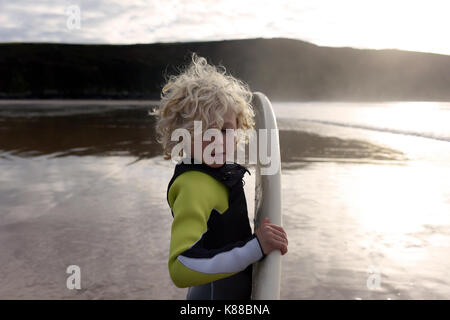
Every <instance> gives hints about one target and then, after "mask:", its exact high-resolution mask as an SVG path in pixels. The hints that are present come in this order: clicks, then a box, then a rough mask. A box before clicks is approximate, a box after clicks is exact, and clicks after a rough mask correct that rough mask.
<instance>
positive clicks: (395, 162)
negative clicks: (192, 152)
mask: <svg viewBox="0 0 450 320" xmlns="http://www.w3.org/2000/svg"><path fill="white" fill-rule="evenodd" d="M143 114H145V107H143V108H140V107H138V108H134V109H133V108H129V109H121V110H118V109H114V110H107V109H105V111H104V112H96V113H91V114H87V113H78V114H75V115H68V114H65V115H60V116H57V117H56V116H55V115H50V116H49V115H46V116H42V115H32V116H29V117H23V116H19V115H17V114H16V116H14V117H11V116H4V117H3V118H1V119H2V120H1V122H0V123H2V127H1V128H2V132H3V133H6V135H4V134H2V135H0V137H2V138H0V142H1V144H0V145H2V151H1V153H0V182H1V183H0V204H1V206H0V244H1V245H0V262H1V265H2V268H1V269H0V298H1V299H184V298H185V295H186V289H179V288H176V287H175V286H174V285H173V284H172V282H171V280H170V277H169V274H168V270H167V260H168V248H169V241H170V225H171V220H172V217H171V214H170V209H169V207H168V205H167V202H166V187H167V183H168V181H169V179H170V177H171V176H172V173H173V164H172V163H171V162H170V161H164V160H163V159H162V158H161V156H160V155H159V152H160V149H159V146H158V145H157V144H156V143H155V142H154V141H153V139H152V137H153V136H152V130H153V129H152V119H148V118H143V117H142V115H143ZM279 126H280V130H281V131H280V139H281V146H282V160H283V163H282V170H283V171H282V184H283V190H282V194H283V199H282V200H283V219H284V227H285V229H286V231H287V233H288V236H289V252H288V254H287V255H286V256H284V257H283V262H282V263H283V264H282V278H281V280H282V291H281V298H282V299H448V297H449V296H450V281H449V280H448V279H447V274H446V273H447V271H448V270H449V268H450V250H449V249H450V236H449V235H450V216H449V215H448V212H450V193H449V190H450V182H449V181H450V170H449V167H448V162H446V161H444V160H445V159H446V158H445V157H444V155H447V154H450V151H449V149H450V147H449V146H448V143H447V144H446V143H445V142H442V141H431V140H429V139H424V138H420V137H406V136H405V137H399V136H398V135H394V134H386V133H380V132H378V133H373V132H371V133H367V132H365V131H362V130H360V129H355V128H330V127H329V126H326V125H323V124H314V123H309V124H307V123H302V125H301V127H300V126H299V125H298V123H295V122H294V123H292V121H290V120H288V119H284V120H283V119H280V120H279ZM5 136H6V137H7V138H5ZM414 146H420V148H414ZM435 155H436V156H435ZM437 155H440V157H441V158H437ZM426 157H429V158H426ZM430 157H431V158H430ZM433 159H434V160H433ZM250 170H251V172H252V175H251V176H248V175H246V184H245V190H246V195H247V202H248V208H249V214H250V217H251V220H252V217H253V210H254V205H253V199H254V182H253V177H254V174H253V172H254V171H253V170H254V169H253V168H252V167H251V168H250ZM69 265H78V266H79V267H80V268H81V287H82V289H81V290H69V289H67V287H66V279H67V277H68V276H69V275H68V274H67V273H66V268H67V267H68V266H69ZM374 275H375V276H377V277H378V278H379V279H380V287H379V288H372V289H370V288H368V286H367V280H368V279H369V278H370V277H373V276H374Z"/></svg>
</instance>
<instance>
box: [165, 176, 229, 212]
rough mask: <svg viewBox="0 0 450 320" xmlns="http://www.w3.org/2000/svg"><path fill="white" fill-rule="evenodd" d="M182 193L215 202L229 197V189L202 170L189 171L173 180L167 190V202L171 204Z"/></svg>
mask: <svg viewBox="0 0 450 320" xmlns="http://www.w3.org/2000/svg"><path fill="white" fill-rule="evenodd" d="M180 192H184V193H187V194H189V195H190V196H192V197H197V196H199V197H208V198H210V199H211V200H213V201H214V202H217V201H219V202H221V201H220V199H223V198H227V197H228V189H227V188H226V186H225V185H224V184H222V183H220V182H219V181H218V180H217V179H215V178H214V177H212V176H211V175H209V174H207V173H206V172H203V171H200V170H187V171H184V172H182V173H180V174H178V175H177V176H176V177H174V179H173V180H171V183H169V186H168V189H167V201H168V202H169V205H170V203H171V202H172V201H173V198H174V197H175V196H176V195H178V194H179V193H180Z"/></svg>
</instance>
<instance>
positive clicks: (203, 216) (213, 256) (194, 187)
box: [168, 170, 264, 288]
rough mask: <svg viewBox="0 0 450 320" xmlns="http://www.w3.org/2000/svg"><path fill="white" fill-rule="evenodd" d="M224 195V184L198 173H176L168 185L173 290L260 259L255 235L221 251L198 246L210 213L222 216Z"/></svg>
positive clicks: (223, 275) (225, 206) (225, 205)
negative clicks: (171, 213) (170, 211)
mask: <svg viewBox="0 0 450 320" xmlns="http://www.w3.org/2000/svg"><path fill="white" fill-rule="evenodd" d="M228 193H229V191H228V189H227V187H226V186H225V185H223V184H222V183H220V182H219V181H218V180H216V179H215V178H213V177H212V176H210V175H208V174H207V173H204V172H201V171H198V170H190V171H186V172H184V173H182V174H180V175H179V176H178V177H177V178H176V179H175V181H174V182H173V183H172V185H171V186H170V189H169V193H168V200H169V205H170V207H171V209H172V212H173V216H174V218H173V222H172V229H171V239H170V252H169V273H170V277H171V278H172V281H173V283H174V284H175V285H176V286H177V287H180V288H185V287H191V286H196V285H201V284H204V283H208V282H212V281H215V280H219V279H222V278H226V277H229V276H231V275H233V274H235V273H237V272H240V271H243V270H244V269H245V268H247V267H248V266H249V265H250V264H252V263H255V262H256V261H258V260H260V259H261V258H262V257H263V256H264V253H263V251H262V249H261V246H260V244H259V242H258V239H257V238H256V235H252V236H251V237H249V239H246V240H243V241H238V242H235V243H230V244H228V245H226V246H225V247H223V248H218V249H213V250H211V249H206V248H204V247H203V246H202V241H201V239H202V236H203V235H204V234H205V233H206V232H207V230H208V227H207V222H208V219H209V216H210V214H211V212H212V211H213V210H217V211H218V212H219V213H220V214H222V213H224V212H225V211H226V210H227V209H228V197H229V194H228Z"/></svg>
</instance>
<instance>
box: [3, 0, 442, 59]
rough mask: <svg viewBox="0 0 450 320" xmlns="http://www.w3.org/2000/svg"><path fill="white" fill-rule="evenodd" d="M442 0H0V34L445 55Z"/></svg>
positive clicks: (18, 38)
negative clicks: (249, 41) (291, 42)
mask: <svg viewBox="0 0 450 320" xmlns="http://www.w3.org/2000/svg"><path fill="white" fill-rule="evenodd" d="M449 9H450V1H448V0H426V1H423V0H421V1H416V0H408V1H406V0H405V1H404V0H377V1H369V0H296V1H295V0H291V1H283V0H272V1H265V0H257V1H256V0H255V1H253V0H248V1H245V0H217V1H202V0H188V1H180V0H177V1H175V0H164V1H156V0H147V1H144V0H97V1H93V0H91V1H88V0H73V1H72V0H59V1H56V0H41V1H39V0H33V1H32V0H15V1H12V0H0V42H57V43H98V44H135V43H155V42H185V41H210V40H223V39H245V38H274V37H284V38H291V39H299V40H303V41H308V42H311V43H314V44H316V45H319V46H331V47H354V48H369V49H401V50H409V51H422V52H433V53H441V54H447V55H450V37H449V31H450V19H448V18H447V16H448V13H449V12H450V10H449Z"/></svg>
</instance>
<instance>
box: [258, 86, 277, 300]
mask: <svg viewBox="0 0 450 320" xmlns="http://www.w3.org/2000/svg"><path fill="white" fill-rule="evenodd" d="M253 107H254V111H255V129H256V130H257V132H259V131H258V129H267V136H268V140H267V150H270V148H269V147H270V145H271V143H272V146H273V147H274V148H273V149H274V150H272V151H273V154H270V151H269V156H270V157H271V162H272V166H273V165H274V164H275V165H276V168H278V170H276V172H275V173H274V174H264V168H266V167H268V166H264V165H263V164H262V163H261V162H260V158H259V156H258V157H257V158H258V163H257V165H256V166H255V167H256V176H255V179H256V181H255V220H254V222H255V228H256V227H257V226H259V225H260V223H261V221H262V220H263V219H264V218H266V217H268V218H269V219H270V222H271V223H273V224H277V225H280V226H282V217H281V156H280V143H279V135H278V127H277V122H276V118H275V113H274V111H273V108H272V104H271V103H270V101H269V99H268V98H267V97H266V96H265V95H264V94H263V93H261V92H255V93H254V97H253ZM271 129H275V131H274V132H275V133H276V134H275V135H274V136H275V141H272V142H271V140H270V139H271V134H270V133H271ZM258 145H259V143H258ZM258 155H259V149H258ZM272 168H273V167H272ZM266 171H267V170H266ZM271 171H272V172H273V170H271ZM262 173H263V174H262ZM280 277H281V252H280V251H279V250H274V251H272V252H271V253H270V254H269V255H267V256H266V257H265V258H264V259H263V260H262V261H260V262H258V263H256V264H254V266H253V289H252V299H253V300H278V299H280Z"/></svg>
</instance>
